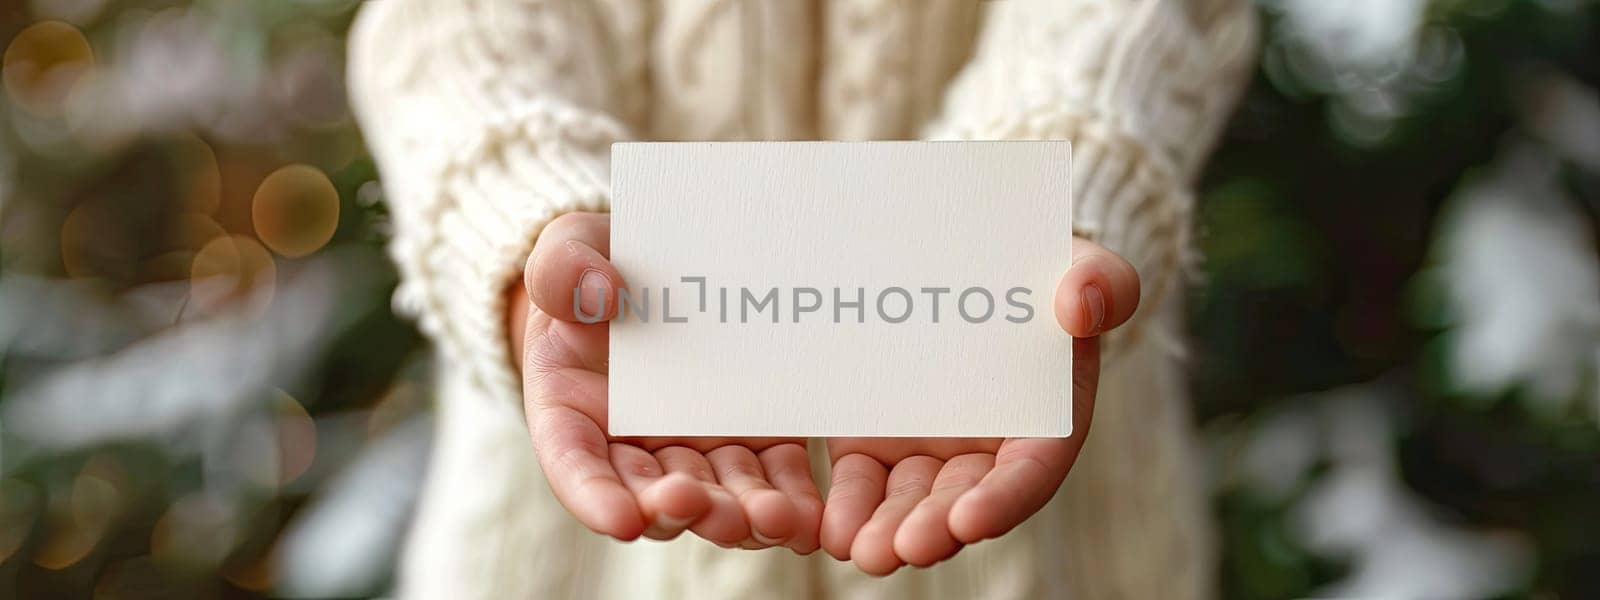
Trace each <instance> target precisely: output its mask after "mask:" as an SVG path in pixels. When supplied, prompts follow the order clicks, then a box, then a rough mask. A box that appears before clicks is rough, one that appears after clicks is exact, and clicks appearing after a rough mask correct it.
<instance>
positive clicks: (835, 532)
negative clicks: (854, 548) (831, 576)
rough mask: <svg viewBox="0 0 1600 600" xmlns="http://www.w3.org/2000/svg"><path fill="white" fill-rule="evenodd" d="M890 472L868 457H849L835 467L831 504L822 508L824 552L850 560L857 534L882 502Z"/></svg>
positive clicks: (842, 458)
mask: <svg viewBox="0 0 1600 600" xmlns="http://www.w3.org/2000/svg"><path fill="white" fill-rule="evenodd" d="M888 478H889V470H888V469H886V468H884V466H883V463H880V462H878V461H877V460H876V459H873V458H871V457H868V456H867V455H865V454H846V455H844V456H843V457H840V458H839V460H836V461H834V463H833V475H832V482H831V483H829V484H828V501H827V502H826V503H825V504H823V505H822V529H821V541H822V548H823V549H825V550H827V551H828V554H830V555H832V556H833V557H834V558H837V559H839V560H850V545H851V544H852V543H854V542H855V539H856V533H857V532H859V531H861V526H862V525H865V524H866V523H867V519H870V518H872V511H873V510H875V509H877V508H878V504H880V503H882V502H883V488H884V483H885V482H886V480H887V479H888Z"/></svg>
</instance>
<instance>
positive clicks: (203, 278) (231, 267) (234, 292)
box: [189, 235, 278, 312]
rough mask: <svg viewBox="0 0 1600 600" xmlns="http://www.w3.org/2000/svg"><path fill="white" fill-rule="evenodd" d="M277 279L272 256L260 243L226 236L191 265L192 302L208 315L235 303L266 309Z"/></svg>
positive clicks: (198, 256)
mask: <svg viewBox="0 0 1600 600" xmlns="http://www.w3.org/2000/svg"><path fill="white" fill-rule="evenodd" d="M277 277H278V268H277V264H276V263H274V262H273V260H272V254H271V253H269V252H267V249H266V248H263V247H262V246H261V244H260V243H259V242H257V241H255V240H254V239H252V238H250V237H249V236H243V235H229V236H223V237H219V238H216V239H214V240H211V241H210V242H209V243H207V244H206V245H205V246H204V247H202V248H200V251H199V252H196V253H195V255H194V261H193V262H191V263H190V264H189V286H190V287H189V299H190V302H191V303H192V304H193V305H194V307H195V308H197V309H199V310H202V311H205V312H211V311H215V310H217V309H220V308H222V307H223V306H225V305H227V304H228V303H229V302H232V301H235V300H249V301H251V303H252V304H258V306H259V307H260V308H262V309H264V308H265V307H266V304H267V303H268V302H270V301H271V298H272V293H273V290H274V286H275V285H276V283H277Z"/></svg>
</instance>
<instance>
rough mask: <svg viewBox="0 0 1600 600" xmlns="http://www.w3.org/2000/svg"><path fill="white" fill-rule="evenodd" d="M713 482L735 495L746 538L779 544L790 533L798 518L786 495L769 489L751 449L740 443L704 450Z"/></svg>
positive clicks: (771, 544)
mask: <svg viewBox="0 0 1600 600" xmlns="http://www.w3.org/2000/svg"><path fill="white" fill-rule="evenodd" d="M706 460H709V461H711V471H712V472H713V473H716V474H717V483H720V484H722V487H724V488H727V489H728V491H729V492H732V493H733V495H734V496H736V497H738V498H739V505H740V506H743V507H744V514H745V518H746V519H748V520H749V521H750V537H752V538H754V539H755V541H757V542H760V543H761V544H764V545H767V546H776V545H780V544H782V543H784V542H786V541H788V540H789V537H790V536H792V535H794V530H795V521H797V520H798V519H799V516H798V515H797V514H796V512H797V511H796V509H795V506H794V504H793V503H791V502H789V498H788V497H786V496H784V494H783V492H779V491H778V490H775V489H773V488H772V484H771V483H768V482H767V476H766V471H765V470H764V469H762V467H761V461H760V460H759V459H757V458H756V455H755V453H754V452H751V451H750V449H749V448H746V447H744V446H723V447H721V448H717V449H716V450H712V451H710V452H707V453H706Z"/></svg>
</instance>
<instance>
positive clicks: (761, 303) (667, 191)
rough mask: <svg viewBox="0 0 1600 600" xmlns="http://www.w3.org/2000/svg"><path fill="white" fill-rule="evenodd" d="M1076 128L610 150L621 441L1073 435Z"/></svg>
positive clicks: (613, 371)
mask: <svg viewBox="0 0 1600 600" xmlns="http://www.w3.org/2000/svg"><path fill="white" fill-rule="evenodd" d="M1070 161H1071V149H1070V146H1069V145H1068V143H1067V142H860V143H855V142H727V143H724V142H685V143H623V144H616V145H614V146H612V149H611V187H612V204H611V210H612V217H611V260H612V262H613V263H614V264H615V265H616V267H617V268H618V269H619V270H620V271H621V273H622V275H623V277H625V278H626V279H627V284H628V290H627V294H626V296H625V297H622V298H616V299H611V300H616V301H618V303H617V306H618V307H619V308H621V309H622V311H623V314H621V315H619V316H618V318H617V319H616V320H614V321H613V322H612V325H611V363H610V423H609V428H610V430H611V433H612V434H614V435H630V436H631V435H663V436H700V435H728V436H809V437H824V436H963V437H965V436H984V437H989V436H996V437H999V436H1004V437H1061V436H1068V435H1071V433H1072V398H1071V396H1072V354H1071V353H1072V340H1071V338H1070V337H1068V336H1067V334H1066V333H1064V332H1062V331H1061V328H1060V327H1059V326H1058V325H1057V324H1056V320H1055V313H1054V311H1053V309H1052V300H1053V297H1054V294H1055V288H1056V284H1057V282H1059V281H1060V279H1061V276H1062V274H1064V273H1065V272H1066V268H1067V265H1068V263H1069V262H1070V259H1071V247H1072V234H1071V232H1072V223H1071V215H1072V211H1071V185H1070V181H1069V173H1070V171H1071V169H1070V168H1069V165H1070Z"/></svg>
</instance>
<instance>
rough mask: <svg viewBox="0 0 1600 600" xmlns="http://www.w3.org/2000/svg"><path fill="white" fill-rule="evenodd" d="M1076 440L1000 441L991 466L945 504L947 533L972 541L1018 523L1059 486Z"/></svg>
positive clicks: (1001, 532)
mask: <svg viewBox="0 0 1600 600" xmlns="http://www.w3.org/2000/svg"><path fill="white" fill-rule="evenodd" d="M1082 439H1083V438H1082V437H1081V436H1074V437H1072V438H1028V439H1013V440H1006V442H1005V443H1004V444H1002V445H1001V446H1000V451H999V452H998V453H996V455H995V464H994V469H993V470H991V471H989V474H988V475H985V476H984V477H983V480H982V481H979V482H978V485H977V486H975V487H973V488H972V489H971V490H968V491H967V492H966V493H965V494H962V495H961V497H960V498H957V499H956V502H955V504H954V505H953V506H951V507H950V521H949V524H950V533H951V534H952V535H953V536H954V537H955V539H956V540H957V541H959V542H961V543H964V544H973V543H977V542H979V541H982V540H986V539H991V538H996V537H1000V536H1001V535H1004V534H1005V533H1006V532H1008V531H1011V529H1012V528H1014V527H1016V526H1018V525H1021V524H1022V522H1023V521H1026V520H1027V519H1028V517H1031V516H1033V513H1036V512H1039V509H1040V508H1044V505H1045V503H1047V502H1049V501H1050V498H1052V497H1054V496H1055V493H1056V490H1057V489H1060V487H1061V481H1062V480H1063V479H1065V478H1066V476H1067V470H1068V469H1070V468H1071V466H1072V461H1073V460H1074V459H1076V458H1077V455H1078V449H1079V448H1080V447H1081V443H1080V441H1081V440H1082Z"/></svg>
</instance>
